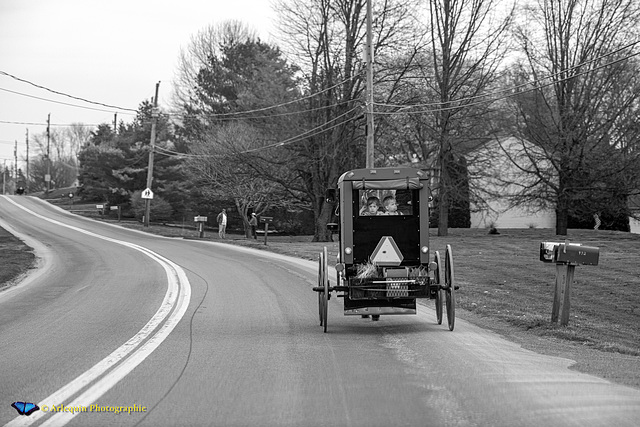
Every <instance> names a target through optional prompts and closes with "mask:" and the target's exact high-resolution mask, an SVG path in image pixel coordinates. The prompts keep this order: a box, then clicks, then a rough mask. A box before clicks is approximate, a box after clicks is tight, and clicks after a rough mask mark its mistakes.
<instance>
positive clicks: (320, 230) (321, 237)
mask: <svg viewBox="0 0 640 427" xmlns="http://www.w3.org/2000/svg"><path fill="white" fill-rule="evenodd" d="M331 212H332V205H331V204H329V203H322V208H321V209H320V214H319V215H318V216H317V217H316V226H315V234H314V235H313V241H314V242H332V241H333V239H332V234H331V231H329V229H327V223H328V222H329V221H331Z"/></svg>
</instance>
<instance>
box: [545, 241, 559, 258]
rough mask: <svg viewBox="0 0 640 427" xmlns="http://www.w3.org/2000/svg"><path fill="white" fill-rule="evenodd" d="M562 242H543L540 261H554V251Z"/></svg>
mask: <svg viewBox="0 0 640 427" xmlns="http://www.w3.org/2000/svg"><path fill="white" fill-rule="evenodd" d="M559 244H560V243H558V242H541V243H540V261H542V262H554V253H553V252H554V251H555V249H556V247H558V245H559Z"/></svg>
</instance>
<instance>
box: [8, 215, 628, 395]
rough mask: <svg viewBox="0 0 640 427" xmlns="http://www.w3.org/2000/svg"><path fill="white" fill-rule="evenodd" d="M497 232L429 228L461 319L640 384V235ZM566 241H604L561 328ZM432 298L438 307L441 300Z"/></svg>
mask: <svg viewBox="0 0 640 427" xmlns="http://www.w3.org/2000/svg"><path fill="white" fill-rule="evenodd" d="M109 221H110V222H115V223H117V222H116V221H115V220H114V219H109ZM119 224H120V225H122V226H124V227H129V228H135V229H139V230H144V231H147V232H150V233H154V234H160V235H164V236H172V237H178V238H199V237H198V232H197V231H196V230H195V228H194V227H193V226H189V227H187V228H182V227H166V226H160V225H151V226H150V227H148V228H146V229H145V228H144V227H143V226H142V224H140V223H137V222H124V221H123V222H121V223H119ZM499 232H500V234H495V235H491V234H488V233H487V230H484V229H450V230H449V235H448V236H444V237H440V236H437V232H436V230H434V229H432V230H431V237H430V247H431V251H432V254H433V251H436V250H438V251H440V252H441V254H444V250H445V248H446V245H447V244H450V245H451V246H452V249H453V258H454V272H455V278H456V283H457V284H458V285H459V286H460V290H459V291H458V292H457V294H456V298H457V315H458V317H460V318H463V319H465V320H468V321H470V322H472V323H475V324H478V325H480V326H482V327H485V328H488V329H491V330H494V331H496V332H498V333H500V334H502V335H504V336H505V337H507V338H509V339H511V340H513V341H515V342H518V343H519V344H521V345H523V346H524V347H525V348H530V349H532V350H535V351H538V352H542V353H546V354H551V355H558V356H562V357H567V358H570V359H573V360H576V361H577V363H576V365H575V366H574V368H575V369H579V370H581V371H584V372H588V373H593V374H596V375H599V376H602V377H604V378H607V379H610V380H612V381H616V382H619V383H623V384H627V385H631V386H634V387H639V388H640V368H639V367H640V262H638V261H639V257H638V249H640V235H636V234H630V233H622V232H614V231H595V230H569V233H568V235H567V236H556V235H555V234H554V231H553V230H546V229H503V230H499ZM204 239H207V240H214V241H222V240H220V239H219V238H218V235H217V231H216V230H213V229H207V230H205V235H204ZM565 239H568V240H569V241H570V242H572V243H582V244H585V245H589V246H598V247H599V248H600V261H599V265H598V266H578V267H576V270H575V278H574V283H573V285H572V288H571V317H570V321H569V325H568V326H559V325H558V324H556V323H552V322H551V308H552V303H553V292H554V284H555V265H554V264H546V263H543V262H541V261H539V246H540V242H542V241H556V242H558V241H559V242H563V241H564V240H565ZM222 242H225V243H227V244H235V245H242V246H249V247H254V248H256V249H261V250H269V251H273V252H278V253H282V254H286V255H292V256H296V257H300V258H305V259H309V260H314V261H315V260H317V259H318V253H319V252H320V251H321V250H322V247H323V246H327V248H328V250H329V260H330V264H333V263H332V262H331V261H333V260H335V257H336V253H337V247H338V245H337V243H314V242H311V238H310V237H309V236H302V237H289V236H276V235H269V236H268V240H267V243H268V244H267V245H265V242H264V236H259V237H258V239H257V240H254V239H246V238H245V237H244V236H241V235H234V234H229V235H228V238H227V239H226V240H223V241H222ZM0 244H2V245H3V246H2V252H1V254H2V255H0V257H1V258H2V265H11V266H16V265H17V266H22V267H25V268H28V266H30V265H31V263H32V261H33V255H32V254H31V252H29V251H28V250H25V248H24V247H23V246H21V244H20V242H19V241H18V242H16V241H15V239H11V237H10V236H8V235H7V233H6V232H4V231H3V230H2V231H1V232H0ZM7 248H11V249H10V250H9V249H7ZM432 256H433V255H432ZM3 270H5V269H3ZM19 273H20V268H18V269H17V270H16V271H14V273H10V274H5V275H3V276H0V283H3V282H6V281H7V278H11V276H12V274H13V275H14V276H15V275H16V274H19ZM0 288H1V285H0ZM310 292H311V291H310ZM424 302H425V304H426V305H428V306H433V301H429V300H426V301H424ZM309 309H310V310H315V309H316V307H309ZM443 327H444V326H443ZM457 327H459V326H457ZM452 333H455V331H454V332H452Z"/></svg>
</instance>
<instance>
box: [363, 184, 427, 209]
mask: <svg viewBox="0 0 640 427" xmlns="http://www.w3.org/2000/svg"><path fill="white" fill-rule="evenodd" d="M379 182H382V181H379ZM384 182H388V181H384ZM354 184H355V182H354ZM415 193H416V192H415V191H412V190H408V189H404V190H390V189H384V190H383V189H377V190H373V189H368V190H354V199H355V200H357V201H358V215H359V216H392V215H403V216H412V215H414V211H415V208H416V201H415V199H414V195H415Z"/></svg>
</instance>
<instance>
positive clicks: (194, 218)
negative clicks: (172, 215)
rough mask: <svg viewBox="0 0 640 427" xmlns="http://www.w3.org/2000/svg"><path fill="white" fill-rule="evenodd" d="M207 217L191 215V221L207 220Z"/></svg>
mask: <svg viewBox="0 0 640 427" xmlns="http://www.w3.org/2000/svg"><path fill="white" fill-rule="evenodd" d="M207 219H208V218H207V217H206V216H200V215H198V216H194V217H193V222H207Z"/></svg>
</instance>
